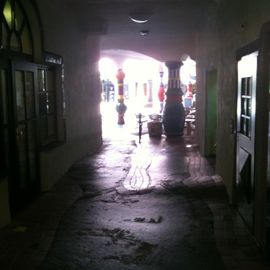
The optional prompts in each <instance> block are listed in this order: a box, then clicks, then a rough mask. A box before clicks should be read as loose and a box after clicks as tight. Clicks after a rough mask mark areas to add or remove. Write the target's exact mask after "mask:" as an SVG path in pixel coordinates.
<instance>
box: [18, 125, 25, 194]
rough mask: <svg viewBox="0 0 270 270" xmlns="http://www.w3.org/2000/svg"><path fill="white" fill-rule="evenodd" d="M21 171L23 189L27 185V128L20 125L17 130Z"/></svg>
mask: <svg viewBox="0 0 270 270" xmlns="http://www.w3.org/2000/svg"><path fill="white" fill-rule="evenodd" d="M16 135H17V136H16V138H17V148H18V159H19V162H18V163H19V167H20V168H19V172H20V188H21V189H23V188H25V187H26V185H27V144H26V128H25V125H20V126H18V127H17V130H16Z"/></svg>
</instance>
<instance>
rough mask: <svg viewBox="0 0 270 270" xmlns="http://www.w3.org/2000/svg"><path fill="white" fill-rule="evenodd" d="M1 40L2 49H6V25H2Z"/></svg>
mask: <svg viewBox="0 0 270 270" xmlns="http://www.w3.org/2000/svg"><path fill="white" fill-rule="evenodd" d="M1 27H2V37H1V38H2V40H1V42H2V43H1V46H2V47H3V48H7V44H8V42H7V40H8V34H7V28H6V25H5V24H4V23H2V26H1Z"/></svg>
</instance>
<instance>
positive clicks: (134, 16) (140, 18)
mask: <svg viewBox="0 0 270 270" xmlns="http://www.w3.org/2000/svg"><path fill="white" fill-rule="evenodd" d="M150 16H151V14H149V13H144V12H134V13H130V14H129V18H130V19H131V20H132V21H133V22H135V23H146V22H148V21H149V19H150Z"/></svg>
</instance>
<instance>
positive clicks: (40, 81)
mask: <svg viewBox="0 0 270 270" xmlns="http://www.w3.org/2000/svg"><path fill="white" fill-rule="evenodd" d="M38 89H39V92H44V91H45V90H46V87H45V70H43V69H39V70H38Z"/></svg>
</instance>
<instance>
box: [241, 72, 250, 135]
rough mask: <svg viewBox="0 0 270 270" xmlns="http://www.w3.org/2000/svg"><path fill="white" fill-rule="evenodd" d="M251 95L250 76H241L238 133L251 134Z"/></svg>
mask: <svg viewBox="0 0 270 270" xmlns="http://www.w3.org/2000/svg"><path fill="white" fill-rule="evenodd" d="M251 96H252V77H246V78H242V80H241V105H240V106H241V114H240V133H242V134H243V135H245V136H247V137H250V136H251Z"/></svg>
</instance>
